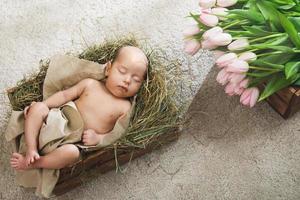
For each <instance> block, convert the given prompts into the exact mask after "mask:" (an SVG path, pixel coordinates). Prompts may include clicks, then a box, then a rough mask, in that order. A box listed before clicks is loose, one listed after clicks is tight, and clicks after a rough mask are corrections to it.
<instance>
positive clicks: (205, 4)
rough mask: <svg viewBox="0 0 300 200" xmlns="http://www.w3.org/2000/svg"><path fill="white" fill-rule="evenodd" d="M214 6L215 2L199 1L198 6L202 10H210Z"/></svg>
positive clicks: (213, 0) (212, 0)
mask: <svg viewBox="0 0 300 200" xmlns="http://www.w3.org/2000/svg"><path fill="white" fill-rule="evenodd" d="M215 4H216V0H200V1H199V5H200V6H201V7H202V8H211V7H213V6H214V5H215Z"/></svg>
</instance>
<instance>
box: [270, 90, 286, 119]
mask: <svg viewBox="0 0 300 200" xmlns="http://www.w3.org/2000/svg"><path fill="white" fill-rule="evenodd" d="M267 102H268V103H269V105H270V106H271V107H272V108H273V109H274V110H275V111H277V112H278V113H279V114H280V115H281V116H284V115H285V113H286V111H287V108H288V105H287V103H286V102H284V101H283V100H282V99H281V98H280V97H279V96H278V95H277V94H273V95H271V96H270V97H268V98H267Z"/></svg>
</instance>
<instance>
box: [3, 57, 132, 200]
mask: <svg viewBox="0 0 300 200" xmlns="http://www.w3.org/2000/svg"><path fill="white" fill-rule="evenodd" d="M104 70H105V65H101V64H98V63H95V62H92V61H88V60H84V59H79V58H76V57H72V56H67V55H57V56H54V57H52V58H51V59H50V64H49V68H48V70H47V74H46V77H45V80H44V84H43V98H44V100H45V99H47V98H48V97H50V96H51V95H53V94H54V93H56V92H58V91H60V90H63V89H66V88H69V87H71V86H72V85H74V84H76V83H77V82H79V81H80V80H82V79H85V78H93V79H96V80H99V81H100V80H103V79H104V78H105V75H104ZM135 99H136V97H134V98H133V100H132V106H131V109H130V110H129V111H128V112H127V113H125V114H124V115H122V116H120V117H119V118H118V120H117V121H116V123H115V126H114V128H113V129H112V130H111V131H110V132H109V133H107V134H105V136H104V137H103V139H102V140H101V141H100V142H99V143H98V144H97V145H94V146H85V145H83V144H82V143H81V136H82V132H83V127H84V123H83V120H82V118H81V115H80V113H79V112H78V110H77V107H76V105H75V103H74V102H73V101H70V102H68V103H66V104H64V105H62V106H60V107H59V108H52V109H51V110H50V111H49V114H48V117H47V119H46V122H44V123H43V125H42V127H41V129H40V134H39V138H38V146H39V153H40V155H45V154H47V153H50V152H51V151H53V150H55V149H56V148H57V147H59V146H61V145H64V144H70V143H72V144H75V145H76V146H78V147H79V148H81V149H83V150H84V151H94V150H98V149H100V148H102V147H105V146H108V145H110V144H113V143H114V142H115V141H116V140H118V139H119V138H121V137H122V136H123V135H124V134H125V132H126V129H127V128H128V125H129V120H130V117H131V113H132V111H133V109H134V107H135ZM5 137H6V140H7V141H10V142H12V144H13V150H14V151H15V152H19V153H21V154H23V155H25V152H26V144H25V138H24V112H23V111H12V114H11V117H10V120H9V122H8V126H7V129H6V133H5ZM16 177H17V183H18V184H19V185H22V186H24V187H36V194H37V195H38V196H42V197H46V198H48V197H50V196H51V193H52V191H53V189H54V187H55V184H56V183H57V181H58V178H59V170H53V169H30V170H25V171H17V172H16Z"/></svg>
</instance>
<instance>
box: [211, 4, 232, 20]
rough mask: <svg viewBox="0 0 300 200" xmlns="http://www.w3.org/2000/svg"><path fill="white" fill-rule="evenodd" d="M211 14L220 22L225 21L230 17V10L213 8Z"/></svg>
mask: <svg viewBox="0 0 300 200" xmlns="http://www.w3.org/2000/svg"><path fill="white" fill-rule="evenodd" d="M211 13H212V14H214V15H216V16H217V17H218V18H219V19H220V20H224V19H225V16H226V15H228V9H227V8H222V7H218V8H212V9H211Z"/></svg>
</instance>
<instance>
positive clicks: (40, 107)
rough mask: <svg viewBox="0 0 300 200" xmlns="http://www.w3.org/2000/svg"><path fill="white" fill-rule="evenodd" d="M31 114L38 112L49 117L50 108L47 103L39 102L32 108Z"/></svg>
mask: <svg viewBox="0 0 300 200" xmlns="http://www.w3.org/2000/svg"><path fill="white" fill-rule="evenodd" d="M29 112H38V113H39V114H41V115H43V116H47V115H48V113H49V108H48V106H47V105H46V104H45V103H43V102H37V103H35V104H33V105H32V106H31V107H30V109H29Z"/></svg>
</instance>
